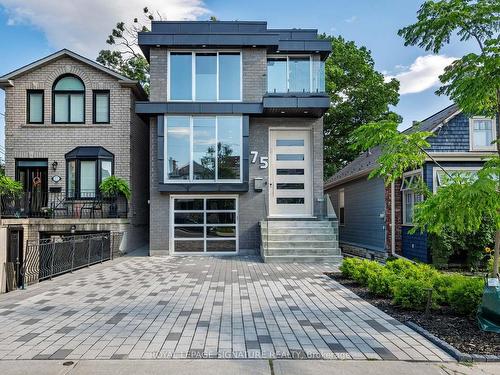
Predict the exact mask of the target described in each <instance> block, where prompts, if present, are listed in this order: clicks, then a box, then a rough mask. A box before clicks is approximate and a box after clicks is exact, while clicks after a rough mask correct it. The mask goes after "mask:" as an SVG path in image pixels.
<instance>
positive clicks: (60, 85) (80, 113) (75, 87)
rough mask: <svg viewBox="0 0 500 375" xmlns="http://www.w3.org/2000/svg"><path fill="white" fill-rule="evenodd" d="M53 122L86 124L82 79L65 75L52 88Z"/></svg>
mask: <svg viewBox="0 0 500 375" xmlns="http://www.w3.org/2000/svg"><path fill="white" fill-rule="evenodd" d="M52 122H53V123H56V124H57V123H59V124H60V123H74V124H83V123H84V122H85V86H84V85H83V82H82V80H81V79H80V78H78V77H76V76H74V75H70V74H65V75H63V76H60V77H59V78H58V79H57V80H56V81H55V82H54V86H53V88H52Z"/></svg>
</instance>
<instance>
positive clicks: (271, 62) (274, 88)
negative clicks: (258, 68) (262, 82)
mask: <svg viewBox="0 0 500 375" xmlns="http://www.w3.org/2000/svg"><path fill="white" fill-rule="evenodd" d="M286 81H287V77H286V58H271V59H268V60H267V92H269V93H273V92H280V93H283V92H287V82H286Z"/></svg>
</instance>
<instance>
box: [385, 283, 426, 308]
mask: <svg viewBox="0 0 500 375" xmlns="http://www.w3.org/2000/svg"><path fill="white" fill-rule="evenodd" d="M428 289H432V282H431V280H426V279H421V278H415V279H397V280H396V281H395V282H394V284H393V285H392V293H393V298H392V301H393V303H394V304H396V305H399V306H401V307H404V308H406V309H414V310H423V309H424V308H425V306H426V305H427V298H428V294H429V292H428Z"/></svg>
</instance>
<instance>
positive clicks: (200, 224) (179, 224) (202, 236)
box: [170, 196, 238, 253]
mask: <svg viewBox="0 0 500 375" xmlns="http://www.w3.org/2000/svg"><path fill="white" fill-rule="evenodd" d="M171 203H172V204H171V207H172V208H171V211H170V212H171V215H172V217H171V223H172V224H171V226H172V227H171V228H172V233H173V236H172V237H173V238H172V242H173V243H172V245H173V251H174V252H176V253H201V252H232V253H234V252H236V251H237V249H238V200H237V198H236V197H234V196H204V197H198V196H194V197H193V196H185V197H175V196H173V197H172V199H171Z"/></svg>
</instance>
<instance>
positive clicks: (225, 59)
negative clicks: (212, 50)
mask: <svg viewBox="0 0 500 375" xmlns="http://www.w3.org/2000/svg"><path fill="white" fill-rule="evenodd" d="M240 83H241V66H240V54H239V52H235V53H219V100H241V97H240V96H241V86H240Z"/></svg>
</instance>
